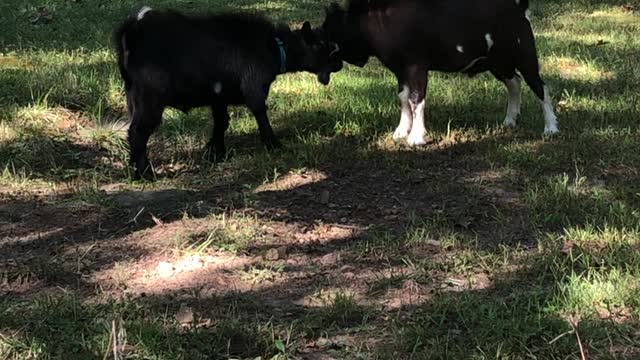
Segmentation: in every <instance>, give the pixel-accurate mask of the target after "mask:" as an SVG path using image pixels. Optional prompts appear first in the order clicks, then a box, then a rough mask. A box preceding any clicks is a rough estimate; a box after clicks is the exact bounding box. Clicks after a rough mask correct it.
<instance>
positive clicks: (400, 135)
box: [393, 125, 409, 140]
mask: <svg viewBox="0 0 640 360" xmlns="http://www.w3.org/2000/svg"><path fill="white" fill-rule="evenodd" d="M407 136H409V128H408V127H406V126H402V125H400V126H398V127H397V128H396V131H394V132H393V140H400V139H404V138H406V137H407Z"/></svg>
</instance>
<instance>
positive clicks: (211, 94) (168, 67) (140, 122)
mask: <svg viewBox="0 0 640 360" xmlns="http://www.w3.org/2000/svg"><path fill="white" fill-rule="evenodd" d="M324 38H325V37H324V36H322V35H321V34H320V33H319V30H312V29H311V26H310V24H309V23H308V22H305V23H304V25H303V26H302V29H301V30H294V31H292V30H291V29H289V27H288V26H286V25H278V26H276V25H274V24H272V23H271V22H269V21H268V20H266V19H265V18H263V17H260V16H257V15H249V14H238V13H234V14H217V15H208V16H186V15H183V14H180V13H178V12H175V11H156V10H152V9H150V8H148V7H143V8H142V9H141V10H140V11H139V12H138V13H137V14H136V15H135V16H132V17H130V18H128V19H127V20H126V21H125V22H124V23H123V24H122V25H121V26H120V27H119V28H118V29H117V30H116V31H115V32H114V44H115V48H116V52H117V59H118V65H119V68H120V74H121V76H122V78H123V80H124V83H125V91H126V96H127V106H128V111H129V115H130V117H131V125H130V127H129V134H128V135H129V146H130V151H131V153H130V165H131V166H132V167H133V171H134V178H140V177H141V176H144V177H147V178H149V177H152V176H153V170H152V169H151V167H150V164H149V161H148V158H147V142H148V140H149V137H150V136H151V134H152V133H153V131H154V130H155V129H156V128H157V127H158V125H159V124H160V122H161V120H162V113H163V111H164V109H165V107H167V106H168V107H173V108H176V109H179V110H181V111H184V112H187V111H189V110H190V109H192V108H194V107H202V106H209V107H211V110H212V115H213V119H214V125H213V134H212V136H211V140H210V142H209V144H208V149H207V151H208V156H209V157H210V158H213V159H221V158H223V157H224V156H225V153H226V149H225V145H224V133H225V131H226V130H227V128H228V126H229V114H228V112H227V107H228V105H236V104H245V105H246V106H247V107H248V108H249V110H251V112H252V113H253V115H254V116H255V118H256V120H257V122H258V128H259V130H260V136H261V139H262V141H263V143H264V144H265V145H266V146H267V148H276V147H279V146H280V142H279V141H278V139H277V138H276V136H275V134H274V133H273V130H272V129H271V125H270V124H269V119H268V117H267V106H266V99H267V96H268V95H269V88H270V86H271V84H272V83H273V81H274V80H275V78H276V76H277V75H278V74H282V73H285V72H297V71H309V72H313V73H316V74H318V80H319V81H320V82H321V83H323V84H325V85H326V84H328V83H329V80H330V74H331V72H335V71H338V70H340V69H341V68H342V60H340V59H337V58H334V56H333V55H332V53H335V52H336V51H337V49H336V47H335V46H336V45H335V44H330V43H327V42H325V41H324Z"/></svg>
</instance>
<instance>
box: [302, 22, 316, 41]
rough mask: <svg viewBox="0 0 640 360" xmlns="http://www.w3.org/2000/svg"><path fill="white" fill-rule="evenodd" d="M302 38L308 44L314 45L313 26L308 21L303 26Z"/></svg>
mask: <svg viewBox="0 0 640 360" xmlns="http://www.w3.org/2000/svg"><path fill="white" fill-rule="evenodd" d="M302 37H303V38H304V41H305V42H307V43H308V44H311V43H313V39H314V37H313V30H311V24H310V23H309V22H308V21H305V22H304V24H302Z"/></svg>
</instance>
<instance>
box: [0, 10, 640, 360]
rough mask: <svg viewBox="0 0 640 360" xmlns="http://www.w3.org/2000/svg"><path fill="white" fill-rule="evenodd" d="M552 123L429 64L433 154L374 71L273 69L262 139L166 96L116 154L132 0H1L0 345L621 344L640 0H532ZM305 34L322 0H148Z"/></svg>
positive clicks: (127, 353) (169, 350)
mask: <svg viewBox="0 0 640 360" xmlns="http://www.w3.org/2000/svg"><path fill="white" fill-rule="evenodd" d="M532 3H533V4H532V22H533V28H534V31H535V34H536V38H537V44H538V49H539V53H540V54H539V55H540V62H541V65H542V76H543V78H544V79H545V81H546V82H547V83H548V85H549V87H550V89H551V94H552V96H553V98H554V102H555V104H556V111H557V114H558V119H559V125H560V134H559V135H558V136H555V137H543V136H542V131H543V118H542V112H541V111H540V108H539V105H538V103H537V100H536V99H535V97H534V96H533V94H532V93H531V91H529V90H528V89H524V92H523V108H522V116H521V119H520V121H519V124H518V127H517V128H516V129H505V128H503V127H502V126H501V122H502V120H503V119H504V115H505V109H506V99H507V98H506V91H505V89H504V86H503V85H502V84H500V83H498V82H496V81H495V80H493V79H492V78H491V76H488V75H481V76H478V77H475V78H473V79H467V78H465V77H463V76H458V75H445V74H432V77H431V80H430V85H429V93H428V102H427V104H428V105H427V121H428V123H427V127H428V129H429V141H428V144H427V145H425V146H423V147H419V148H410V147H408V146H406V144H403V143H396V142H394V141H393V140H392V139H391V134H392V132H393V129H394V127H395V125H396V124H397V121H398V120H399V116H400V114H399V104H398V100H397V97H396V84H395V83H394V79H393V76H392V75H391V73H390V72H388V71H387V70H385V69H384V68H383V67H382V66H381V65H380V64H379V63H378V62H377V61H372V62H371V63H370V64H369V65H367V67H365V68H363V69H360V68H355V67H351V66H346V67H345V70H343V71H342V72H340V73H338V74H334V76H333V77H332V82H331V84H330V85H329V86H327V87H323V86H321V85H320V84H318V83H317V82H316V81H315V77H314V76H313V75H310V74H293V75H286V76H281V77H279V79H278V80H277V82H276V83H275V84H274V86H273V88H272V92H271V95H270V98H269V108H270V109H269V113H270V117H271V120H272V123H273V125H274V128H275V129H276V133H277V135H278V136H279V137H280V138H281V139H282V141H283V142H284V143H285V144H286V147H285V148H284V149H282V150H279V151H275V152H268V151H266V150H265V149H264V148H263V147H262V146H261V145H260V142H259V140H258V136H257V131H256V126H255V121H254V120H253V119H252V117H251V116H250V114H249V113H248V112H247V111H246V109H244V108H241V107H238V108H234V109H233V111H232V124H231V129H230V131H229V133H228V135H227V138H228V141H229V144H230V145H231V148H232V149H231V156H230V157H229V158H228V159H227V160H226V161H224V162H221V163H218V164H210V163H208V162H207V161H205V160H204V159H203V147H204V144H205V143H206V141H207V138H208V136H209V133H210V129H211V120H210V118H209V113H208V111H207V110H206V109H201V110H195V111H192V112H190V113H189V114H183V113H181V112H178V111H174V110H168V111H166V112H165V114H164V122H163V125H162V126H161V128H160V129H159V130H158V132H157V133H156V134H155V135H154V137H153V138H152V141H151V144H150V157H151V160H152V162H153V164H154V166H155V168H156V170H157V172H158V179H157V180H156V181H154V182H132V181H130V180H128V179H129V171H128V169H127V168H126V167H125V166H124V165H125V164H126V161H127V148H126V143H125V141H124V137H125V134H126V127H127V125H128V117H127V115H126V111H125V103H124V98H123V94H122V83H121V80H120V78H119V75H118V72H117V67H116V65H115V61H114V56H113V53H112V51H111V50H110V45H109V44H110V43H109V42H110V31H111V30H112V29H113V28H114V27H115V25H116V24H117V23H118V21H120V20H122V19H123V18H124V17H125V16H126V15H127V14H129V13H130V12H131V11H133V10H135V9H136V8H137V7H138V6H140V5H139V4H138V3H137V2H135V1H130V0H126V1H118V2H103V1H98V0H83V1H63V0H46V1H44V0H41V1H36V0H5V1H3V2H2V3H1V4H0V13H2V14H3V16H2V17H1V18H0V30H1V32H0V33H1V34H2V35H0V358H8V359H33V358H38V359H40V358H42V359H48V358H64V359H72V358H78V359H87V358H102V359H107V358H114V357H116V358H150V359H176V358H184V359H197V358H222V359H226V358H235V359H245V358H249V359H255V358H262V359H285V358H292V359H297V358H302V359H375V358H379V359H387V358H399V359H408V358H412V359H463V358H464V359H489V358H496V359H525V358H526V359H581V358H589V359H638V358H640V321H639V320H640V318H639V316H640V300H639V299H640V296H639V295H640V284H639V280H638V276H639V275H640V252H639V251H638V250H639V249H638V247H639V246H640V152H639V151H638V149H640V136H639V135H640V134H639V131H638V126H639V125H640V96H639V93H638V84H639V83H640V67H638V64H637V62H638V60H639V59H640V57H639V56H638V54H640V37H638V35H637V34H638V33H640V15H639V11H640V3H638V2H637V1H634V0H627V1H615V0H607V1H595V0H593V1H590V0H580V1H578V0H562V1H560V0H558V1H545V2H543V1H534V2H532ZM147 4H148V5H150V6H152V7H163V6H172V7H177V8H180V9H183V10H186V11H193V12H201V11H218V10H221V9H238V8H240V9H243V10H247V11H261V12H265V13H266V14H268V15H269V16H270V17H272V18H273V19H276V20H278V21H284V22H288V23H290V24H291V25H292V26H299V25H300V24H301V23H302V21H303V20H311V21H312V22H313V23H314V24H316V25H318V24H320V22H321V19H322V16H323V7H324V6H325V5H327V4H328V1H306V0H305V1H292V0H274V1H251V0H235V1H221V0H207V1H199V2H191V1H178V2H175V1H148V2H147Z"/></svg>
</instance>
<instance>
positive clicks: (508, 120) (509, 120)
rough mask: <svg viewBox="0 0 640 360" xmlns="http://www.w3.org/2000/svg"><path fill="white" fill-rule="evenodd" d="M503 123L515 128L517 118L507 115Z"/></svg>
mask: <svg viewBox="0 0 640 360" xmlns="http://www.w3.org/2000/svg"><path fill="white" fill-rule="evenodd" d="M503 124H504V126H506V127H509V128H514V127H516V120H515V119H514V118H511V117H508V116H507V117H506V118H505V119H504V123H503Z"/></svg>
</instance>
